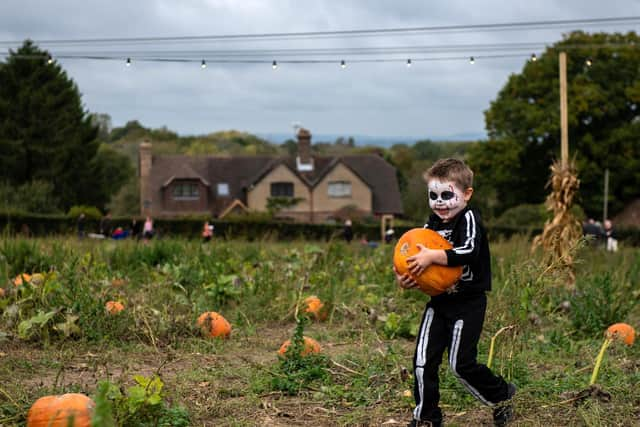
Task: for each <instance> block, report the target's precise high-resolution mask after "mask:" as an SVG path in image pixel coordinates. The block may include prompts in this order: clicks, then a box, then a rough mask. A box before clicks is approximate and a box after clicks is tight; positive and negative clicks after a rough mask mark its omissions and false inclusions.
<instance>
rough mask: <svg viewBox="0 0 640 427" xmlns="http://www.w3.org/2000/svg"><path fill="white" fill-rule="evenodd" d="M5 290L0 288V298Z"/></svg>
mask: <svg viewBox="0 0 640 427" xmlns="http://www.w3.org/2000/svg"><path fill="white" fill-rule="evenodd" d="M5 294H6V292H5V290H4V289H3V288H0V298H4V296H5Z"/></svg>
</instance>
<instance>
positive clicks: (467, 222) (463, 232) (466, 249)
mask: <svg viewBox="0 0 640 427" xmlns="http://www.w3.org/2000/svg"><path fill="white" fill-rule="evenodd" d="M478 221H479V218H478V217H477V216H476V214H475V213H474V212H473V211H472V210H468V211H467V212H465V213H464V216H463V217H462V218H460V223H459V225H458V230H459V231H460V236H461V239H460V244H459V245H457V246H454V247H453V248H452V249H447V250H446V251H443V252H445V255H446V257H447V262H446V263H445V264H444V265H450V266H459V265H467V264H470V263H471V262H472V261H474V260H475V259H476V257H477V256H478V254H479V253H480V239H481V237H482V229H481V228H480V224H479V223H478Z"/></svg>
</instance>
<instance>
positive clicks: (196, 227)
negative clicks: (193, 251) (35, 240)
mask: <svg viewBox="0 0 640 427" xmlns="http://www.w3.org/2000/svg"><path fill="white" fill-rule="evenodd" d="M138 220H139V221H144V220H143V219H138ZM210 223H211V224H213V225H214V227H215V230H214V237H215V238H224V239H233V238H241V239H247V240H249V241H254V240H262V239H274V240H293V239H308V240H329V239H331V238H341V235H342V225H341V224H306V223H295V222H282V221H267V220H264V219H259V220H256V219H250V220H242V219H234V220H228V221H225V220H214V221H210ZM111 224H112V227H113V228H116V227H122V228H123V229H125V230H127V229H129V227H130V224H131V218H129V217H127V218H124V217H123V218H117V217H116V218H112V220H111ZM203 224H204V219H202V218H175V219H161V218H158V219H155V220H154V227H155V229H156V232H157V234H158V237H165V236H180V237H187V238H199V237H200V233H201V232H202V226H203ZM421 226H422V224H416V225H415V226H411V225H398V226H396V227H395V232H396V237H397V236H400V235H402V233H404V232H405V231H407V230H409V229H410V228H413V227H421ZM98 227H99V221H97V220H91V219H86V220H85V227H84V229H85V233H92V232H93V233H98ZM487 229H488V231H487V232H488V234H489V238H490V239H491V240H495V239H501V238H509V237H511V236H513V235H516V234H520V235H525V236H527V237H531V236H534V235H536V234H539V233H540V232H541V230H540V229H536V228H530V227H529V228H524V227H506V226H492V225H489V226H488V227H487ZM0 230H4V233H9V234H22V235H30V236H51V235H75V234H76V232H77V229H76V218H71V217H69V216H65V215H40V214H30V213H29V214H28V213H17V212H10V213H7V212H5V213H0ZM616 232H617V234H618V238H619V240H620V241H622V242H624V244H626V245H632V246H640V229H638V228H628V229H617V230H616ZM353 235H354V239H355V240H360V239H362V238H363V237H364V238H366V239H367V240H372V241H379V240H380V226H379V224H358V223H356V224H354V226H353Z"/></svg>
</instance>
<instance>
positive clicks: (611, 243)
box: [604, 219, 618, 252]
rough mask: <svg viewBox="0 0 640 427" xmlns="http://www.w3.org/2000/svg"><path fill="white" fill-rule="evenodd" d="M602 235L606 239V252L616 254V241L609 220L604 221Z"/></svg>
mask: <svg viewBox="0 0 640 427" xmlns="http://www.w3.org/2000/svg"><path fill="white" fill-rule="evenodd" d="M604 233H605V236H606V238H607V244H606V248H607V250H608V251H610V252H618V239H617V235H616V232H615V231H614V229H613V223H612V222H611V220H610V219H607V220H605V221H604Z"/></svg>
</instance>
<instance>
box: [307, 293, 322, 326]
mask: <svg viewBox="0 0 640 427" xmlns="http://www.w3.org/2000/svg"><path fill="white" fill-rule="evenodd" d="M304 306H305V308H304V312H305V313H309V314H311V315H312V316H313V317H315V318H316V320H324V319H326V318H327V311H326V310H323V308H324V303H323V302H322V301H320V298H318V297H317V296H315V295H311V296H310V297H307V298H305V299H304Z"/></svg>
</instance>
